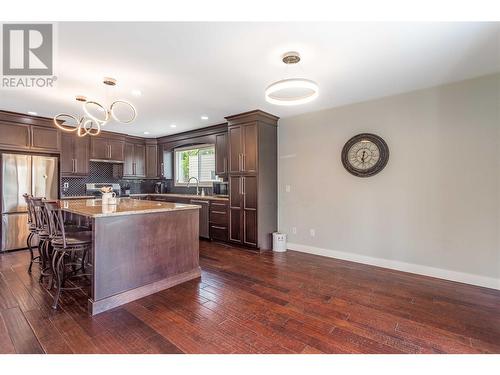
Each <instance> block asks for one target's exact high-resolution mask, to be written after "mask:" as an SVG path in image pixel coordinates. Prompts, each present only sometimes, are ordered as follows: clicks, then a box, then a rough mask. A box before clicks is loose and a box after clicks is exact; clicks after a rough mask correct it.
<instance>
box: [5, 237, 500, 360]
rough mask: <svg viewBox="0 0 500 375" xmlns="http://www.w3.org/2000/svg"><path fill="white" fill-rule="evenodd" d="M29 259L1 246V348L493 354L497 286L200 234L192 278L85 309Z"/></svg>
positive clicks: (499, 310) (496, 348)
mask: <svg viewBox="0 0 500 375" xmlns="http://www.w3.org/2000/svg"><path fill="white" fill-rule="evenodd" d="M27 263H28V253H27V252H24V251H23V252H16V253H9V254H4V255H0V273H1V277H0V353H44V352H45V353H500V291H496V290H491V289H486V288H480V287H474V286H469V285H464V284H459V283H453V282H447V281H443V280H438V279H433V278H429V277H422V276H417V275H413V274H406V273H402V272H397V271H391V270H387V269H382V268H377V267H371V266H366V265H361V264H357V263H351V262H346V261H340V260H334V259H329V258H323V257H319V256H313V255H308V254H302V253H298V252H293V251H289V252H287V253H285V254H273V253H264V254H261V255H259V254H255V253H251V252H246V251H242V250H237V249H234V248H230V247H227V246H224V245H220V244H215V243H209V242H201V265H202V270H203V272H202V277H201V280H195V281H191V282H188V283H185V284H183V285H179V286H176V287H174V288H171V289H169V290H166V291H163V292H160V293H157V294H154V295H152V296H149V297H146V298H143V299H141V300H138V301H135V302H132V303H129V304H127V305H124V306H122V307H119V308H116V309H114V310H111V311H108V312H105V313H102V314H100V315H97V316H95V317H94V318H90V317H88V316H87V313H86V299H85V296H84V295H83V293H81V292H74V293H73V294H65V295H63V297H62V299H61V305H62V306H61V308H60V309H59V310H57V311H53V310H52V309H51V308H50V304H51V302H52V297H51V295H50V294H49V293H48V292H47V291H46V290H45V289H44V288H43V287H42V286H41V285H40V284H39V282H38V270H36V271H35V272H33V275H29V274H28V273H27V272H26V269H27ZM35 268H38V267H35Z"/></svg>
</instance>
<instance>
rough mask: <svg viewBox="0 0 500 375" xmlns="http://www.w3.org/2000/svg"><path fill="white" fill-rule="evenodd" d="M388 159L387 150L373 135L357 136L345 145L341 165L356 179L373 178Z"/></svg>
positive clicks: (380, 139)
mask: <svg viewBox="0 0 500 375" xmlns="http://www.w3.org/2000/svg"><path fill="white" fill-rule="evenodd" d="M388 159H389V148H388V147H387V144H386V143H385V142H384V140H383V139H382V138H380V137H379V136H377V135H375V134H368V133H365V134H358V135H356V136H354V137H352V138H351V139H350V140H349V141H347V143H346V144H345V146H344V148H343V150H342V163H343V164H344V167H345V168H346V169H347V171H349V172H350V173H351V174H353V175H355V176H358V177H368V176H373V175H374V174H377V173H378V172H380V171H381V170H382V169H383V168H384V167H385V165H386V164H387V160H388Z"/></svg>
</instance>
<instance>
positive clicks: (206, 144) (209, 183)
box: [173, 143, 216, 187]
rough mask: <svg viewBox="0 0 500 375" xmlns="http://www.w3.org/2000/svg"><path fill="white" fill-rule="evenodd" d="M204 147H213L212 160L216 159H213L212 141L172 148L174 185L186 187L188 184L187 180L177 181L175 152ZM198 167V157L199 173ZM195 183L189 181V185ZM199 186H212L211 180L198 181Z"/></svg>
mask: <svg viewBox="0 0 500 375" xmlns="http://www.w3.org/2000/svg"><path fill="white" fill-rule="evenodd" d="M206 148H213V149H214V162H215V161H216V159H215V144H212V143H201V144H194V145H189V146H181V147H176V148H174V150H173V151H174V158H173V159H174V186H180V187H186V186H187V185H188V183H187V182H178V181H177V174H178V173H177V172H178V164H177V152H182V151H186V150H193V149H198V150H200V149H206ZM199 168H200V164H199V159H198V175H199ZM214 171H215V166H214ZM193 184H195V182H194V181H193V182H192V183H191V185H193ZM199 186H200V187H213V181H209V182H206V181H205V182H202V181H200V182H199Z"/></svg>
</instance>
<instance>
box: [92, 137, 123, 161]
mask: <svg viewBox="0 0 500 375" xmlns="http://www.w3.org/2000/svg"><path fill="white" fill-rule="evenodd" d="M124 148H125V141H124V140H123V138H120V137H116V138H115V137H112V136H109V137H108V136H105V137H102V136H101V137H91V141H90V159H91V160H98V161H116V162H123V161H124V155H125V154H124Z"/></svg>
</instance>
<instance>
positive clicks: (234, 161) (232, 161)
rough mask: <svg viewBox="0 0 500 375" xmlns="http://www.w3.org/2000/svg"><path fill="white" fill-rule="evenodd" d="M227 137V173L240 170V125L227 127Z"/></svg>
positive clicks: (241, 148)
mask: <svg viewBox="0 0 500 375" xmlns="http://www.w3.org/2000/svg"><path fill="white" fill-rule="evenodd" d="M228 138H229V157H228V159H229V173H240V172H241V169H242V168H241V155H242V150H243V145H242V136H241V126H231V127H229V129H228Z"/></svg>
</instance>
